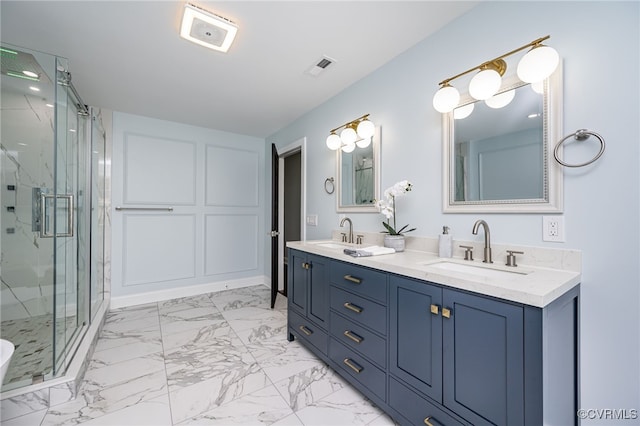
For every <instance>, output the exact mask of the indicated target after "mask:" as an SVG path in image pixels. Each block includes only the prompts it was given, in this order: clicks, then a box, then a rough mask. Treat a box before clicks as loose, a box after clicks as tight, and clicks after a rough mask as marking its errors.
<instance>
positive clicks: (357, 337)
mask: <svg viewBox="0 0 640 426" xmlns="http://www.w3.org/2000/svg"><path fill="white" fill-rule="evenodd" d="M331 337H332V338H334V339H336V340H339V341H340V342H341V343H343V344H344V345H345V346H347V347H349V348H351V349H353V350H356V351H358V352H360V353H361V354H362V355H364V356H366V357H367V358H369V359H370V360H371V361H373V362H374V363H376V364H378V366H380V367H382V368H384V367H385V366H386V362H387V349H386V340H385V339H383V338H382V337H379V336H376V335H375V334H373V333H372V332H370V331H369V330H367V329H365V328H364V327H362V326H360V325H358V324H356V323H355V322H353V321H349V320H348V319H346V318H343V317H342V316H340V315H338V314H336V313H335V312H331Z"/></svg>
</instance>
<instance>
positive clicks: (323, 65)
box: [306, 56, 335, 77]
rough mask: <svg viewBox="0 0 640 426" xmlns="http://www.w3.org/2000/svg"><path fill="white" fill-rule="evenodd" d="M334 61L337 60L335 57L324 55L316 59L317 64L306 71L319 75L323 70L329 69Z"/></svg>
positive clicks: (312, 74)
mask: <svg viewBox="0 0 640 426" xmlns="http://www.w3.org/2000/svg"><path fill="white" fill-rule="evenodd" d="M334 62H335V59H332V58H330V57H328V56H322V57H321V58H320V59H318V60H317V61H316V63H315V64H313V65H312V66H311V68H309V69H308V70H307V72H306V73H307V74H309V75H311V76H313V77H317V76H319V75H320V74H321V73H322V72H324V71H325V70H326V69H327V67H329V65H331V64H333V63H334Z"/></svg>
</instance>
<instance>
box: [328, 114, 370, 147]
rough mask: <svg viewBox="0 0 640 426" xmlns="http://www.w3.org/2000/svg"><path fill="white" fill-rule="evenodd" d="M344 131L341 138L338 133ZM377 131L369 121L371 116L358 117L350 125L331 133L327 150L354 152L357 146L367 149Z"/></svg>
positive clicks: (347, 124) (344, 125) (340, 127)
mask: <svg viewBox="0 0 640 426" xmlns="http://www.w3.org/2000/svg"><path fill="white" fill-rule="evenodd" d="M340 129H342V131H341V132H340V136H338V133H336V132H337V131H338V130H340ZM375 131H376V127H375V125H374V124H373V123H372V122H371V121H370V120H369V114H365V115H363V116H362V117H358V118H356V119H355V120H352V121H350V122H348V123H345V124H343V125H342V126H338V127H336V128H335V129H332V130H331V131H330V132H329V136H328V137H327V148H329V149H331V150H333V151H335V150H338V149H340V148H342V150H343V151H344V152H351V151H353V150H354V149H355V148H356V146H358V147H359V148H366V147H368V146H369V144H371V138H372V137H373V134H374V133H375Z"/></svg>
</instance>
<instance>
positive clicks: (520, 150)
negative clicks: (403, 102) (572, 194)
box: [442, 67, 563, 213]
mask: <svg viewBox="0 0 640 426" xmlns="http://www.w3.org/2000/svg"><path fill="white" fill-rule="evenodd" d="M561 75H562V70H561V68H560V67H558V69H557V70H556V71H555V72H554V74H553V75H552V76H550V77H549V78H548V79H547V80H545V81H544V82H542V83H541V85H540V86H539V87H534V86H533V85H531V84H527V83H523V82H522V81H520V80H519V79H518V78H517V77H516V76H513V77H511V78H510V79H505V81H504V82H503V85H502V87H501V89H500V91H499V92H498V94H497V95H496V96H494V98H492V99H491V100H489V102H487V101H476V100H475V99H473V98H471V97H470V96H469V95H466V96H465V97H464V98H463V99H462V100H461V102H460V106H459V107H457V108H456V109H454V110H453V111H452V112H451V113H448V114H443V141H442V144H443V145H442V152H443V163H442V166H443V167H442V171H443V174H442V182H443V189H442V194H443V211H444V212H445V213H454V212H460V213H536V212H549V213H554V212H555V213H559V212H562V208H563V194H562V182H563V181H562V167H561V166H560V165H559V164H558V163H557V162H555V161H554V158H553V149H554V146H555V144H556V142H557V141H559V140H560V139H561V138H562V87H561ZM501 99H502V100H504V102H502V103H506V105H504V106H500V103H497V104H496V103H495V102H491V101H500V100H501ZM488 103H489V104H493V106H489V105H488ZM469 110H471V112H470V113H469V115H465V113H468V111H469Z"/></svg>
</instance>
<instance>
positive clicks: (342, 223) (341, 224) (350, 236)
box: [340, 217, 353, 244]
mask: <svg viewBox="0 0 640 426" xmlns="http://www.w3.org/2000/svg"><path fill="white" fill-rule="evenodd" d="M345 222H349V237H348V241H347V242H348V243H349V244H353V222H351V219H349V218H348V217H345V218H344V219H342V220H341V221H340V226H344V223H345Z"/></svg>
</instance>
